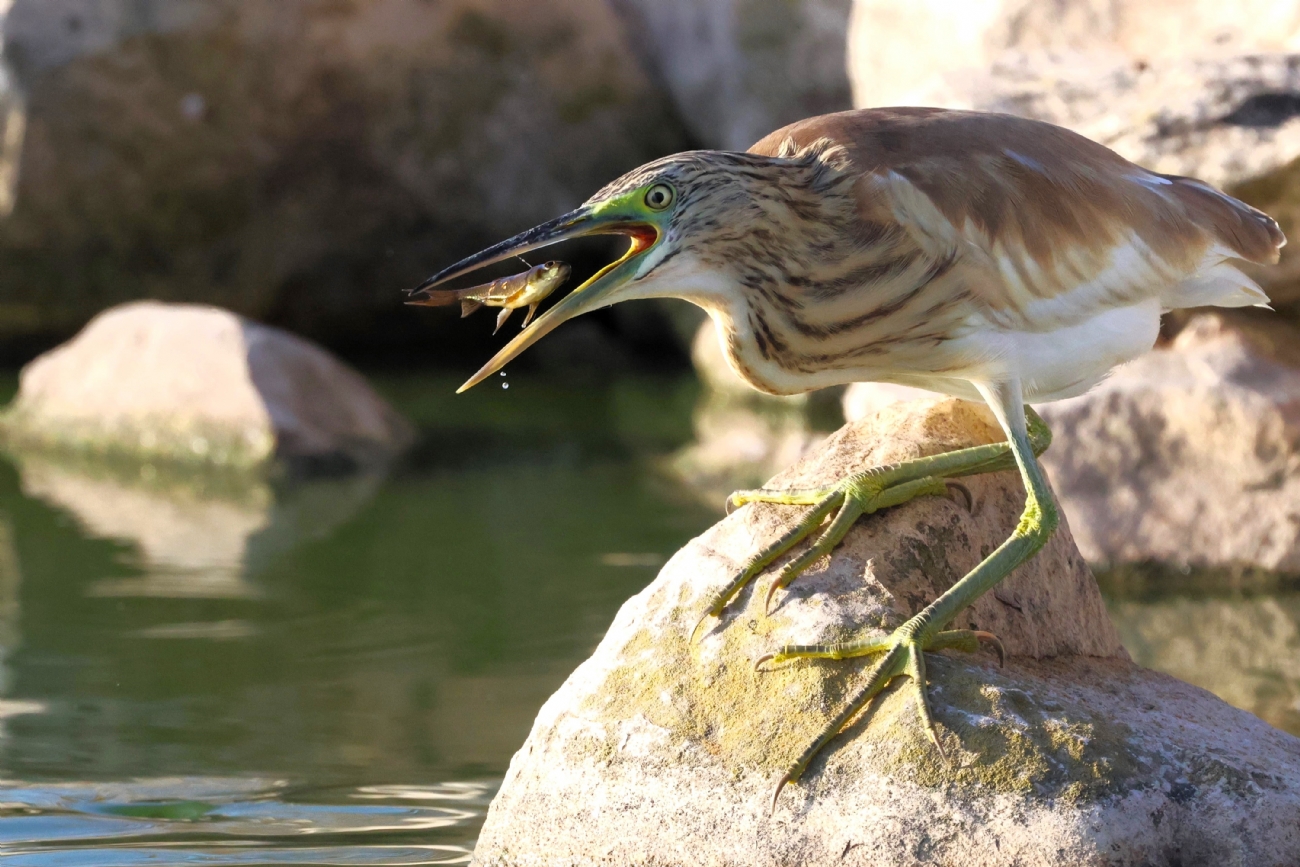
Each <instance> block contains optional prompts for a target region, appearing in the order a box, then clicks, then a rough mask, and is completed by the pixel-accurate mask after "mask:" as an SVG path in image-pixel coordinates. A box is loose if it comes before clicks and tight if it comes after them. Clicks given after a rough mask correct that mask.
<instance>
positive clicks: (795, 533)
mask: <svg viewBox="0 0 1300 867" xmlns="http://www.w3.org/2000/svg"><path fill="white" fill-rule="evenodd" d="M1025 409H1026V410H1028V431H1027V436H1028V439H1029V446H1030V448H1031V449H1032V451H1033V454H1034V455H1040V454H1042V453H1043V452H1044V451H1045V450H1046V449H1047V446H1048V445H1049V444H1050V443H1051V441H1052V434H1051V431H1049V430H1048V429H1047V425H1046V424H1044V423H1043V420H1042V419H1041V418H1039V417H1038V414H1037V413H1035V412H1034V411H1033V410H1032V409H1030V408H1029V407H1025ZM999 417H1000V416H999ZM1021 429H1022V431H1023V430H1024V429H1025V425H1024V422H1022V423H1021ZM1016 465H1017V461H1016V458H1015V457H1014V456H1013V454H1012V449H1011V444H1010V443H1009V442H1002V443H991V444H989V445H983V446H974V447H972V448H967V449H959V450H958V451H953V452H945V453H943V454H938V455H931V456H930V457H926V458H917V459H915V460H910V461H904V462H902V463H898V464H889V465H886V466H881V467H873V468H871V469H869V470H867V471H866V472H863V473H857V474H855V475H853V476H850V477H849V478H847V479H845V480H844V481H843V482H841V483H839V484H838V485H835V486H834V487H831V488H813V489H807V490H793V491H769V490H756V491H737V492H736V493H734V494H732V495H731V497H730V498H728V501H727V503H728V506H729V507H731V506H737V507H738V506H743V505H744V504H746V503H777V504H780V505H788V506H812V507H813V508H812V509H811V510H810V511H809V512H808V513H807V514H805V515H804V517H803V518H802V519H800V521H799V522H798V523H797V524H795V525H794V526H793V527H791V528H790V529H789V530H788V531H786V532H785V533H784V534H783V535H782V536H781V537H780V538H779V539H777V540H776V541H774V542H772V543H771V544H770V545H768V546H767V547H766V548H764V549H763V550H761V551H759V552H758V554H756V555H755V556H754V557H752V558H750V560H749V561H748V562H747V563H746V564H745V566H744V567H743V568H742V569H741V570H740V571H739V572H737V573H736V575H735V577H734V578H733V579H732V580H731V582H730V583H729V584H727V586H726V587H724V588H722V589H721V590H719V591H718V592H717V593H715V594H714V595H713V597H712V598H711V599H710V600H709V602H708V605H707V606H706V608H705V611H704V615H703V616H702V617H701V618H700V620H699V622H698V623H696V624H695V629H694V630H692V632H691V640H692V641H694V640H695V637H696V636H697V635H698V634H699V631H700V627H701V626H703V625H704V623H705V621H707V620H708V619H709V618H710V617H721V616H722V612H723V611H724V610H725V609H726V607H727V605H728V604H729V603H730V602H731V600H732V599H734V598H735V597H736V595H737V594H738V593H740V591H741V590H742V589H744V587H745V586H746V585H747V584H749V583H750V582H752V581H753V580H754V579H755V578H756V577H757V576H758V575H759V573H761V572H762V571H763V570H764V569H766V568H767V567H768V566H769V565H770V564H771V563H772V561H774V560H776V559H778V558H779V557H781V555H783V554H785V553H786V552H787V551H789V550H790V549H791V548H793V547H794V546H795V545H798V544H799V543H800V542H802V541H803V540H804V539H806V538H807V537H808V536H810V535H812V534H813V533H814V532H815V531H816V530H817V528H818V527H820V526H821V524H822V523H823V521H825V519H826V516H827V515H829V514H830V513H831V512H833V511H835V510H837V509H838V510H839V511H838V512H837V513H836V515H835V517H834V518H833V519H832V520H831V522H830V526H828V527H827V528H826V530H825V531H824V532H823V533H822V534H821V536H820V537H819V538H818V539H817V541H816V542H815V543H814V544H813V546H812V548H810V549H809V550H808V551H807V552H806V553H805V554H804V555H803V556H801V557H797V558H795V559H794V560H792V561H791V562H790V563H788V564H786V566H785V567H784V568H783V569H782V570H781V572H780V573H779V574H778V575H777V577H776V580H774V581H773V582H772V585H771V586H770V587H769V588H768V592H767V601H766V603H765V607H768V606H770V604H771V601H772V597H773V595H774V594H775V593H776V591H777V590H780V589H782V588H784V587H786V586H788V585H789V584H790V582H791V581H793V580H794V579H795V578H796V577H798V575H799V574H800V573H801V572H803V571H804V570H806V569H807V568H808V567H809V566H811V565H812V564H813V563H815V562H816V561H817V560H818V559H819V558H821V557H823V556H824V555H826V554H829V553H830V552H831V550H832V549H833V548H834V547H835V546H836V545H838V544H839V543H840V542H841V541H842V540H843V539H844V537H845V536H846V535H848V532H849V530H850V529H852V527H853V524H854V522H855V521H857V519H858V517H859V516H860V515H869V514H871V513H872V512H876V511H878V510H880V509H883V508H886V507H888V506H898V505H901V504H903V503H906V502H907V501H908V500H911V499H913V498H914V497H918V496H921V495H923V494H938V495H943V494H946V493H947V490H948V488H949V487H950V486H953V487H958V488H959V489H961V490H963V491H964V490H965V489H964V488H961V486H959V485H956V484H955V483H952V482H948V481H946V480H947V479H950V478H955V477H960V476H972V475H978V474H980V473H993V472H998V471H999V470H1009V469H1011V468H1012V467H1014V466H1016ZM966 497H967V500H969V498H970V495H969V492H967V494H966Z"/></svg>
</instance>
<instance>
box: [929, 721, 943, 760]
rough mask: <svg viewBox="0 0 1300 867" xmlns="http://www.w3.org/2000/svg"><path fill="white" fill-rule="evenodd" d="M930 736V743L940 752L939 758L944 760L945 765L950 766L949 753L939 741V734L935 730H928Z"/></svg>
mask: <svg viewBox="0 0 1300 867" xmlns="http://www.w3.org/2000/svg"><path fill="white" fill-rule="evenodd" d="M926 731H927V732H929V734H930V743H932V744H934V748H935V749H936V750H938V751H939V758H941V759H943V762H944V764H948V752H947V750H945V749H944V748H943V743H942V742H941V741H940V740H939V733H938V732H936V731H935V730H934V729H933V728H929V729H926Z"/></svg>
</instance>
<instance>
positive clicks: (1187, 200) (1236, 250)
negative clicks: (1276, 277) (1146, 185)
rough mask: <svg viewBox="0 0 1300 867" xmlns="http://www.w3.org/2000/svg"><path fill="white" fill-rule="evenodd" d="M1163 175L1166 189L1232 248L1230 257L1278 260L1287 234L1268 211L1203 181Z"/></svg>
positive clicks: (1264, 261)
mask: <svg viewBox="0 0 1300 867" xmlns="http://www.w3.org/2000/svg"><path fill="white" fill-rule="evenodd" d="M1162 177H1164V178H1165V179H1166V180H1168V181H1170V182H1171V183H1170V185H1169V186H1167V187H1165V189H1167V190H1169V191H1170V193H1172V194H1173V195H1174V196H1175V197H1176V198H1177V199H1178V200H1179V201H1180V202H1181V203H1182V204H1183V206H1184V207H1185V208H1186V209H1187V213H1188V215H1189V216H1190V217H1191V218H1192V219H1193V220H1195V221H1196V222H1197V223H1198V224H1199V225H1200V226H1201V227H1202V228H1204V229H1205V230H1206V231H1208V232H1209V233H1210V234H1211V235H1212V236H1213V237H1214V238H1215V239H1216V240H1217V241H1218V242H1219V243H1220V244H1222V245H1223V246H1224V247H1226V248H1228V249H1229V250H1230V251H1232V252H1231V253H1230V254H1229V255H1230V256H1232V257H1233V258H1240V259H1245V260H1247V261H1250V262H1255V263H1258V264H1260V265H1272V264H1274V263H1276V262H1277V260H1278V257H1279V256H1280V255H1281V251H1282V247H1283V246H1284V245H1285V244H1286V236H1285V235H1284V234H1282V229H1281V228H1280V227H1279V226H1278V224H1277V221H1276V220H1274V219H1273V218H1272V217H1270V216H1269V215H1268V214H1266V213H1264V212H1263V211H1261V210H1259V209H1257V208H1252V207H1251V206H1250V205H1248V204H1246V203H1245V202H1243V201H1240V200H1238V199H1234V198H1233V197H1232V196H1230V195H1228V194H1227V193H1223V192H1220V191H1219V190H1216V189H1215V188H1214V187H1212V186H1210V185H1209V184H1207V183H1205V182H1204V181H1198V180H1196V179H1195V178H1184V177H1179V176H1178V175H1162Z"/></svg>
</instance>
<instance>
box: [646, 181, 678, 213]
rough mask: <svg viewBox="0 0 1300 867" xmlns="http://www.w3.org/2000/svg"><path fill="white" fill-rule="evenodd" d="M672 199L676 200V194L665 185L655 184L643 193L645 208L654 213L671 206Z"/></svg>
mask: <svg viewBox="0 0 1300 867" xmlns="http://www.w3.org/2000/svg"><path fill="white" fill-rule="evenodd" d="M674 198H676V193H674V192H673V188H672V187H670V186H668V185H667V184H655V185H654V186H653V187H651V188H650V189H648V190H646V191H645V203H646V207H648V208H650V209H652V210H655V211H662V210H663V209H664V208H666V207H668V206H669V205H671V204H672V203H673V199H674Z"/></svg>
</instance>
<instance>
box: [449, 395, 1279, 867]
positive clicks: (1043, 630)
mask: <svg viewBox="0 0 1300 867" xmlns="http://www.w3.org/2000/svg"><path fill="white" fill-rule="evenodd" d="M999 438H1000V433H999V431H998V429H997V427H996V424H995V423H994V422H993V420H992V418H991V416H990V415H989V414H988V413H987V412H986V411H983V410H982V409H980V408H978V407H976V406H975V405H973V404H968V403H962V402H959V401H942V402H929V403H924V404H921V403H912V404H900V405H899V406H898V407H896V408H894V409H891V410H889V411H887V412H885V413H883V414H881V415H880V416H877V417H876V418H875V419H872V420H868V421H865V422H861V423H858V424H855V425H850V426H848V427H846V428H845V429H843V430H842V431H841V432H840V433H838V434H837V435H835V436H834V437H833V438H832V439H831V440H830V441H829V442H828V443H827V444H826V445H825V446H824V447H823V449H821V450H820V451H818V452H817V453H816V454H815V455H814V456H812V457H811V458H809V459H808V460H806V461H805V462H803V463H802V464H800V465H799V466H797V467H795V468H793V469H791V470H789V471H788V472H786V473H783V474H782V475H781V476H779V477H778V478H777V479H775V480H774V484H775V485H777V486H782V487H784V486H790V487H800V486H807V485H813V484H825V483H828V482H831V481H832V480H834V479H836V478H838V477H839V476H841V475H842V474H844V473H846V472H849V471H851V470H853V469H857V468H861V467H864V466H867V465H870V464H876V463H883V462H887V461H891V460H899V459H904V458H909V457H913V456H916V455H919V454H926V453H932V452H937V451H941V450H944V449H948V448H953V447H959V446H965V445H970V444H973V443H978V442H990V441H993V440H996V439H999ZM970 487H971V491H972V493H973V495H974V499H975V506H974V509H973V513H968V512H967V511H966V510H965V509H964V508H963V507H962V506H961V505H958V504H956V503H954V502H951V501H949V500H946V499H941V498H924V499H921V500H917V501H914V502H912V503H909V504H907V505H905V506H903V507H901V508H898V509H894V510H888V511H886V512H883V513H880V514H877V515H874V516H872V517H870V518H867V519H864V520H862V521H860V522H859V523H858V525H857V526H856V527H855V528H854V529H853V531H852V532H851V533H850V535H849V536H848V538H847V539H846V541H845V543H844V545H843V546H841V547H840V548H839V549H838V550H837V551H836V552H835V554H834V556H833V557H832V558H830V559H829V560H828V561H823V562H822V563H821V564H819V565H818V566H817V567H815V568H814V569H813V570H812V571H811V572H810V573H809V574H807V575H806V576H804V577H803V578H801V579H800V580H799V581H797V582H796V583H795V584H793V585H792V586H791V588H790V592H789V594H788V596H786V597H783V598H782V600H781V603H780V605H779V606H778V607H777V609H776V611H775V612H774V613H773V615H772V616H771V617H764V616H763V614H762V613H761V611H759V610H757V609H756V606H758V605H760V604H761V602H760V600H761V598H762V596H761V593H750V592H746V593H745V594H744V595H742V596H741V598H740V602H739V606H738V608H737V609H736V610H735V611H733V612H730V613H729V614H728V615H727V616H726V617H725V619H724V620H723V622H722V623H721V624H719V625H718V626H717V627H716V628H714V629H712V630H711V631H709V632H708V633H707V634H705V635H704V636H703V637H702V639H701V641H700V642H699V643H698V644H691V643H690V642H689V640H688V636H689V634H690V632H691V628H692V626H693V625H694V623H695V620H696V618H697V616H698V615H699V613H700V611H701V609H702V607H703V606H704V605H705V604H706V603H705V600H706V599H707V597H708V596H709V594H710V593H711V592H713V591H714V590H716V589H717V588H718V587H719V586H721V585H723V584H724V583H725V582H726V581H727V580H728V579H729V577H730V576H731V574H732V573H733V570H735V569H737V568H738V567H739V566H740V565H741V564H742V563H743V562H744V561H745V559H746V558H747V557H748V556H750V555H751V554H752V553H753V552H754V550H755V549H756V548H757V547H758V546H759V545H760V544H762V543H763V542H764V541H766V540H769V539H771V538H773V537H774V536H775V535H776V534H778V533H779V532H781V531H782V530H783V528H785V527H787V526H788V525H789V523H790V521H791V520H792V519H793V515H792V513H791V511H790V510H789V509H784V508H780V507H774V506H766V505H755V506H749V507H746V508H744V509H742V510H740V511H738V512H737V513H736V514H734V515H732V516H730V517H729V518H727V519H726V520H724V521H722V522H721V523H720V524H718V525H717V526H716V527H714V528H713V529H712V530H710V531H708V532H707V533H706V534H704V535H703V536H701V537H700V538H698V539H696V540H694V541H692V542H691V543H690V544H688V545H687V546H686V547H685V548H684V549H683V550H682V551H680V552H679V553H678V554H677V555H676V556H675V557H674V558H673V559H672V560H671V561H670V562H669V564H668V565H667V566H665V567H664V570H663V571H662V572H661V573H660V575H659V577H658V578H657V579H656V580H655V582H654V583H653V584H651V585H650V586H649V587H648V588H647V589H646V590H645V591H643V592H642V593H640V594H639V595H637V596H636V597H634V598H633V599H632V600H630V601H629V602H628V603H627V604H626V605H624V607H623V609H622V610H621V611H620V612H619V615H618V617H617V618H616V619H615V622H614V624H613V625H612V626H611V628H610V630H609V632H608V634H607V635H606V636H605V639H604V640H603V641H602V642H601V644H600V646H599V647H598V648H597V650H596V652H595V654H594V655H593V656H592V658H591V659H589V660H588V661H587V662H585V663H584V664H583V665H582V666H581V667H580V668H579V669H578V670H577V671H575V672H574V674H573V675H572V676H571V677H570V678H569V680H568V682H566V683H565V685H564V686H563V687H562V688H561V689H560V691H559V692H557V693H556V694H555V695H554V696H552V698H551V699H550V700H549V701H548V702H547V703H546V705H545V706H544V707H543V708H542V711H541V713H540V714H539V716H538V719H537V721H536V723H535V724H534V727H533V731H532V733H531V734H530V735H529V738H528V740H527V742H526V743H525V744H524V746H523V748H522V749H521V750H520V751H519V752H518V753H517V754H516V756H515V758H514V760H513V761H512V762H511V766H510V770H509V772H508V773H507V775H506V778H505V781H504V783H503V785H502V788H501V791H500V794H499V795H498V796H497V799H496V800H495V801H494V803H493V805H492V808H491V810H490V812H489V814H488V818H487V821H486V824H485V826H484V828H483V832H482V835H481V837H480V839H479V844H478V848H477V850H476V852H475V861H476V863H479V864H483V865H542V864H557V865H558V864H575V863H607V864H680V863H693V864H718V865H729V864H736V865H746V867H754V865H766V864H772V865H776V864H800V865H819V864H836V865H841V864H863V865H866V864H871V865H890V864H899V865H902V864H906V865H913V864H916V863H918V862H921V861H924V862H926V863H934V864H953V865H956V864H961V865H972V867H976V865H1003V864H1008V863H1019V864H1026V865H1049V864H1051V865H1056V864H1060V865H1066V864H1068V865H1077V864H1107V865H1130V864H1131V865H1139V864H1141V865H1174V864H1180V865H1184V867H1186V865H1202V864H1205V865H1209V864H1223V863H1249V864H1261V865H1264V864H1269V865H1284V864H1294V863H1296V861H1297V860H1300V741H1298V740H1297V739H1295V738H1293V737H1291V736H1289V735H1286V734H1283V733H1282V732H1278V731H1276V730H1274V729H1271V728H1269V727H1268V726H1267V725H1266V724H1264V723H1262V722H1261V721H1259V720H1258V719H1257V718H1255V717H1252V716H1250V715H1249V714H1247V713H1245V712H1242V711H1238V710H1236V709H1234V708H1231V707H1229V706H1228V705H1226V704H1224V703H1223V702H1221V701H1219V700H1218V699H1216V698H1214V697H1213V696H1211V695H1209V694H1208V693H1205V692H1203V691H1202V690H1199V689H1197V688H1195V687H1191V686H1188V685H1187V684H1183V683H1181V682H1179V681H1176V680H1174V679H1172V678H1170V677H1167V676H1164V675H1158V674H1154V673H1152V672H1148V671H1145V670H1143V669H1140V668H1138V667H1136V666H1134V665H1133V664H1132V663H1131V662H1129V661H1128V659H1127V657H1126V656H1125V654H1124V651H1123V649H1122V648H1121V646H1120V643H1119V641H1118V639H1117V637H1116V634H1115V631H1114V629H1113V627H1112V626H1111V625H1110V621H1109V620H1108V619H1107V616H1106V613H1105V609H1104V607H1103V605H1102V602H1101V598H1100V595H1099V593H1098V591H1097V588H1096V585H1095V583H1094V581H1093V579H1092V576H1091V574H1090V573H1089V572H1088V569H1087V567H1086V566H1085V565H1084V564H1083V562H1082V558H1081V557H1080V556H1079V554H1078V552H1077V551H1076V550H1075V548H1074V546H1073V543H1072V542H1071V540H1070V535H1069V530H1068V529H1067V528H1066V527H1064V526H1062V528H1061V530H1060V532H1059V533H1058V534H1057V535H1056V536H1055V537H1054V538H1053V540H1052V541H1051V542H1049V544H1048V545H1047V547H1046V548H1045V549H1044V550H1043V551H1042V552H1041V553H1040V554H1039V555H1038V556H1037V557H1036V558H1035V559H1034V560H1033V561H1031V562H1030V563H1029V564H1027V565H1026V566H1025V567H1023V568H1022V569H1020V570H1019V571H1018V572H1017V573H1016V574H1015V575H1014V576H1012V577H1011V578H1010V579H1008V580H1007V581H1006V582H1004V583H1003V584H1002V585H1001V586H1000V587H999V588H997V589H996V590H995V591H994V592H992V593H989V594H987V595H985V596H984V597H983V598H982V599H980V600H979V601H978V602H977V603H976V604H975V605H974V606H973V607H972V608H971V609H970V610H969V611H968V612H966V613H964V614H962V615H961V616H960V617H959V618H958V621H957V623H958V625H960V626H968V625H978V626H980V627H982V628H987V629H992V630H994V631H996V632H998V633H1000V634H1001V636H1002V638H1003V640H1004V641H1005V643H1006V645H1007V649H1008V650H1009V651H1010V653H1011V654H1012V659H1011V661H1010V662H1009V664H1008V665H1007V667H1006V668H1005V669H1002V670H999V669H998V668H996V665H995V663H994V662H993V661H992V660H991V659H990V658H988V657H987V656H986V655H982V656H976V657H972V656H961V655H949V654H946V653H944V654H932V655H931V662H930V666H929V669H930V678H931V684H930V686H929V694H930V696H931V697H932V699H933V705H934V710H935V715H936V718H937V721H938V724H939V727H940V731H941V735H940V736H941V738H942V739H943V742H944V744H945V747H946V749H947V751H948V753H949V756H950V761H949V762H947V763H945V762H943V761H941V760H940V759H939V758H938V757H937V755H936V753H935V751H934V749H933V748H932V747H931V746H930V745H929V744H928V742H927V741H926V739H925V736H924V735H923V734H922V733H921V732H920V729H919V727H918V723H917V719H916V711H915V708H914V706H913V702H912V698H911V697H910V695H909V693H908V692H907V691H905V690H898V689H891V690H890V691H889V692H888V693H887V694H886V695H885V696H884V697H883V699H881V700H880V701H879V702H878V705H877V706H876V707H875V708H874V710H873V711H871V712H870V713H869V717H868V718H867V719H866V721H865V722H857V723H855V724H854V725H852V726H851V728H850V730H849V731H848V732H847V733H846V734H845V735H844V736H842V737H840V738H839V739H837V740H836V741H835V742H834V743H833V744H832V745H831V748H830V749H828V750H827V751H826V752H825V753H824V754H823V755H822V756H821V757H819V758H818V759H817V760H816V761H814V762H813V764H812V765H811V767H810V768H809V771H808V774H807V776H806V777H805V779H804V780H803V781H802V782H801V783H800V784H798V785H796V786H792V787H788V788H787V790H786V791H785V793H783V794H782V796H781V799H780V801H779V803H778V804H777V807H776V811H775V814H774V815H772V816H770V817H769V815H768V803H769V799H770V796H771V792H772V784H773V782H774V777H775V776H776V775H777V774H779V773H780V772H781V770H782V769H783V768H784V767H785V765H786V764H787V763H788V762H790V761H791V760H792V759H793V758H794V757H795V756H796V755H797V754H798V753H799V752H800V751H801V750H802V748H803V747H804V746H805V745H806V743H807V742H808V741H809V739H810V738H812V737H813V736H814V735H815V733H816V732H817V730H818V728H819V727H820V726H821V725H822V724H823V723H824V722H825V721H826V720H827V719H828V718H829V717H830V716H831V715H832V714H834V713H835V712H836V711H837V710H838V708H839V707H840V704H841V702H842V701H843V700H844V696H845V694H846V693H847V692H848V691H850V690H851V689H852V688H853V687H854V686H855V685H856V684H857V683H859V682H860V680H861V677H862V672H863V668H864V662H863V661H861V660H859V661H857V662H853V663H830V662H826V663H811V662H802V663H792V664H788V665H786V666H783V667H781V668H779V669H777V670H775V671H771V672H766V673H759V672H756V671H755V670H754V661H755V660H756V659H758V657H759V656H760V655H762V654H763V653H765V652H768V651H770V650H772V649H774V648H775V647H776V646H779V645H781V644H783V643H786V642H806V641H819V640H828V639H841V638H843V637H845V636H847V635H852V634H860V633H862V632H873V631H875V630H877V629H882V628H884V629H887V628H890V627H892V626H894V625H896V624H898V623H899V622H901V621H902V620H903V619H904V618H905V617H906V616H908V615H909V614H911V613H912V612H914V611H916V610H917V609H919V608H920V607H921V606H923V605H924V604H925V603H926V602H928V601H929V600H930V599H932V598H933V597H934V595H935V594H936V593H938V592H940V591H941V590H942V589H944V588H945V587H947V586H948V585H949V584H950V583H951V582H952V581H954V580H956V579H957V578H959V577H960V576H961V575H962V574H963V573H964V572H965V570H967V569H969V568H970V567H971V566H973V565H974V564H975V563H976V562H978V560H979V559H980V557H981V556H983V555H984V554H986V553H987V552H988V551H989V550H991V549H992V547H993V546H995V545H996V544H998V543H999V542H1000V541H1002V539H1003V538H1004V537H1005V536H1006V535H1007V534H1008V533H1009V532H1010V530H1011V529H1012V527H1013V526H1014V525H1015V522H1016V520H1017V517H1018V514H1019V511H1020V507H1021V504H1022V497H1023V494H1022V492H1021V490H1020V486H1019V484H1018V481H1017V479H1016V477H1015V475H1014V474H1012V473H1002V474H998V475H995V476H983V477H975V478H972V479H970ZM767 580H768V579H767V578H761V579H760V580H759V582H758V585H759V587H760V588H761V587H763V586H765V584H766V581H767Z"/></svg>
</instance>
